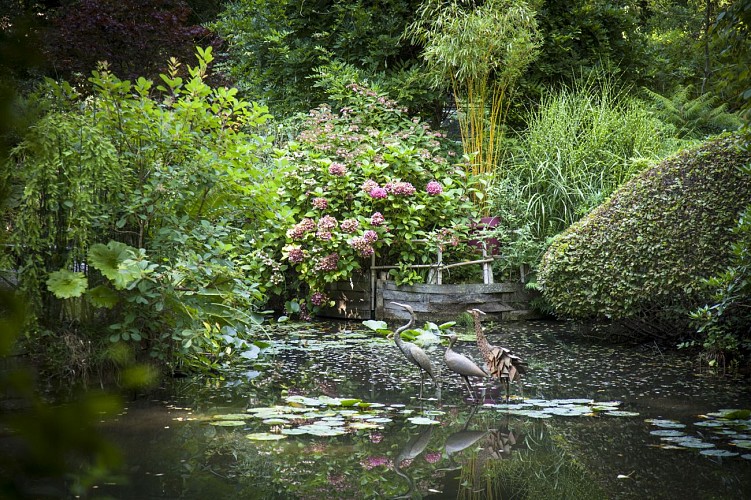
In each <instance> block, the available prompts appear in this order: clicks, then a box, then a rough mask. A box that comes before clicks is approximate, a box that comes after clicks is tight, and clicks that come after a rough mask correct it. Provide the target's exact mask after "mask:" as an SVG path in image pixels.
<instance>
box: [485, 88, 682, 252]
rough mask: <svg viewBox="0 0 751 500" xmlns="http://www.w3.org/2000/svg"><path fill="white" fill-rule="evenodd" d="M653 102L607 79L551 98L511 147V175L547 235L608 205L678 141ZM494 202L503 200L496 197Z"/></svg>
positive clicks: (535, 224) (537, 230) (540, 234)
mask: <svg viewBox="0 0 751 500" xmlns="http://www.w3.org/2000/svg"><path fill="white" fill-rule="evenodd" d="M665 130H666V127H665V126H664V125H663V124H662V122H660V121H659V120H658V119H657V118H655V117H654V116H653V115H651V114H650V113H649V111H648V108H647V106H646V105H645V104H644V103H643V102H641V101H639V100H636V99H634V98H632V97H630V96H629V95H628V94H627V92H626V91H625V89H623V88H622V87H619V86H617V85H616V84H615V83H614V82H613V81H612V80H611V79H608V78H606V77H602V76H600V77H597V78H588V79H580V80H579V81H578V82H577V83H575V84H574V85H573V86H572V87H570V88H562V89H560V90H559V91H558V92H555V93H553V94H550V95H547V96H545V97H544V98H543V99H542V101H541V103H540V104H539V106H538V107H537V108H536V109H534V110H532V111H531V112H530V114H529V119H528V126H527V129H526V130H524V131H523V132H522V133H521V134H520V135H519V137H518V140H517V143H516V147H514V148H513V149H512V150H511V154H510V158H511V159H510V161H509V165H510V168H509V170H508V171H507V175H508V176H509V177H510V178H513V179H514V183H515V184H516V185H517V186H519V189H520V197H521V198H522V199H524V200H526V204H527V207H526V210H527V217H528V219H529V220H530V221H531V224H532V228H533V233H534V235H535V236H536V237H537V238H540V239H544V238H546V237H548V236H553V235H555V234H557V233H558V232H560V231H561V230H563V229H565V228H566V227H568V226H569V225H571V224H572V223H574V222H575V221H577V220H578V219H579V218H581V217H582V216H583V215H585V214H586V213H587V212H589V211H590V210H591V209H592V208H594V207H595V206H597V205H599V204H600V203H602V202H603V201H604V200H605V199H607V197H608V196H609V195H610V194H611V193H612V192H613V191H614V190H615V189H616V188H617V187H618V186H620V185H621V184H622V183H623V182H625V181H627V180H628V179H629V178H631V176H633V175H634V174H635V173H637V172H639V171H641V170H642V169H643V168H644V167H646V166H647V165H650V164H651V163H652V162H654V161H656V160H658V159H660V158H662V157H664V156H665V155H666V154H668V153H669V152H671V151H672V150H673V149H674V147H675V143H674V142H671V141H670V140H668V139H669V138H668V137H666V135H665V134H664V133H663V131H665ZM495 203H503V200H496V202H495Z"/></svg>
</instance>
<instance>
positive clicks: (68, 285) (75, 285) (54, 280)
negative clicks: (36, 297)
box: [47, 269, 89, 299]
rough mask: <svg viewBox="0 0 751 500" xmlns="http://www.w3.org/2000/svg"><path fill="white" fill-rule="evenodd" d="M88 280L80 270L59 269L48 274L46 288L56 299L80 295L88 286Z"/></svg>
mask: <svg viewBox="0 0 751 500" xmlns="http://www.w3.org/2000/svg"><path fill="white" fill-rule="evenodd" d="M88 286H89V282H88V280H87V279H86V276H85V275H84V274H83V273H82V272H78V271H75V272H74V271H69V270H67V269H60V270H59V271H55V272H54V273H51V274H50V277H49V278H48V279H47V289H48V290H49V291H50V292H52V293H54V294H55V297H57V298H58V299H70V298H72V297H80V296H81V294H83V292H85V291H86V288H88Z"/></svg>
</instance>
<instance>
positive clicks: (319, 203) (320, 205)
mask: <svg viewBox="0 0 751 500" xmlns="http://www.w3.org/2000/svg"><path fill="white" fill-rule="evenodd" d="M313 206H314V207H315V208H317V209H318V210H326V209H327V208H328V206H329V202H328V201H327V200H326V198H313Z"/></svg>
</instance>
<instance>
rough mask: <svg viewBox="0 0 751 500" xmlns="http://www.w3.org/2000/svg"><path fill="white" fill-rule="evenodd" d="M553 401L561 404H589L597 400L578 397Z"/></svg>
mask: <svg viewBox="0 0 751 500" xmlns="http://www.w3.org/2000/svg"><path fill="white" fill-rule="evenodd" d="M552 402H553V403H555V404H559V405H589V404H592V403H594V402H595V401H594V400H593V399H583V398H577V399H554V400H553V401H552Z"/></svg>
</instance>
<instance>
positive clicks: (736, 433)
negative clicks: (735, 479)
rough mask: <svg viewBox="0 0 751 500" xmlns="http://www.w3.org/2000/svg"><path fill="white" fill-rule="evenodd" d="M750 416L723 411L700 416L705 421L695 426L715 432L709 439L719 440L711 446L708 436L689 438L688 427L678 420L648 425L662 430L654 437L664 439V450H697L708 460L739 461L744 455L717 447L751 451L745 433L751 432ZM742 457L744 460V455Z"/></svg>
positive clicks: (749, 412)
mask: <svg viewBox="0 0 751 500" xmlns="http://www.w3.org/2000/svg"><path fill="white" fill-rule="evenodd" d="M749 416H751V411H750V410H741V409H722V410H718V411H716V412H710V413H707V414H706V415H700V418H702V419H703V420H699V421H697V422H694V423H693V426H694V427H699V428H702V429H707V430H709V431H712V433H711V434H710V435H709V439H714V440H716V441H717V442H716V443H714V442H708V441H707V440H706V439H707V437H706V436H705V437H702V438H699V437H697V436H691V435H689V434H686V432H688V431H687V426H686V424H683V423H681V422H678V421H675V420H663V419H652V420H646V422H648V423H650V424H652V425H653V426H655V427H659V428H660V429H659V430H653V431H651V432H650V434H651V435H653V436H657V437H659V438H660V440H661V441H662V444H661V445H660V447H661V448H663V449H681V448H683V449H685V448H693V449H700V450H701V451H700V453H701V454H702V455H704V456H708V457H719V458H730V457H737V456H739V455H740V453H739V452H736V451H732V450H727V449H722V448H718V447H717V446H718V445H727V446H734V447H736V448H741V449H744V448H745V449H751V439H747V438H748V437H749V436H748V435H746V434H743V433H742V432H743V431H746V430H751V421H749V420H748V417H749ZM671 429H681V430H671ZM712 436H714V438H713V437H712ZM741 457H743V456H742V455H741ZM743 458H745V457H743Z"/></svg>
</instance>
